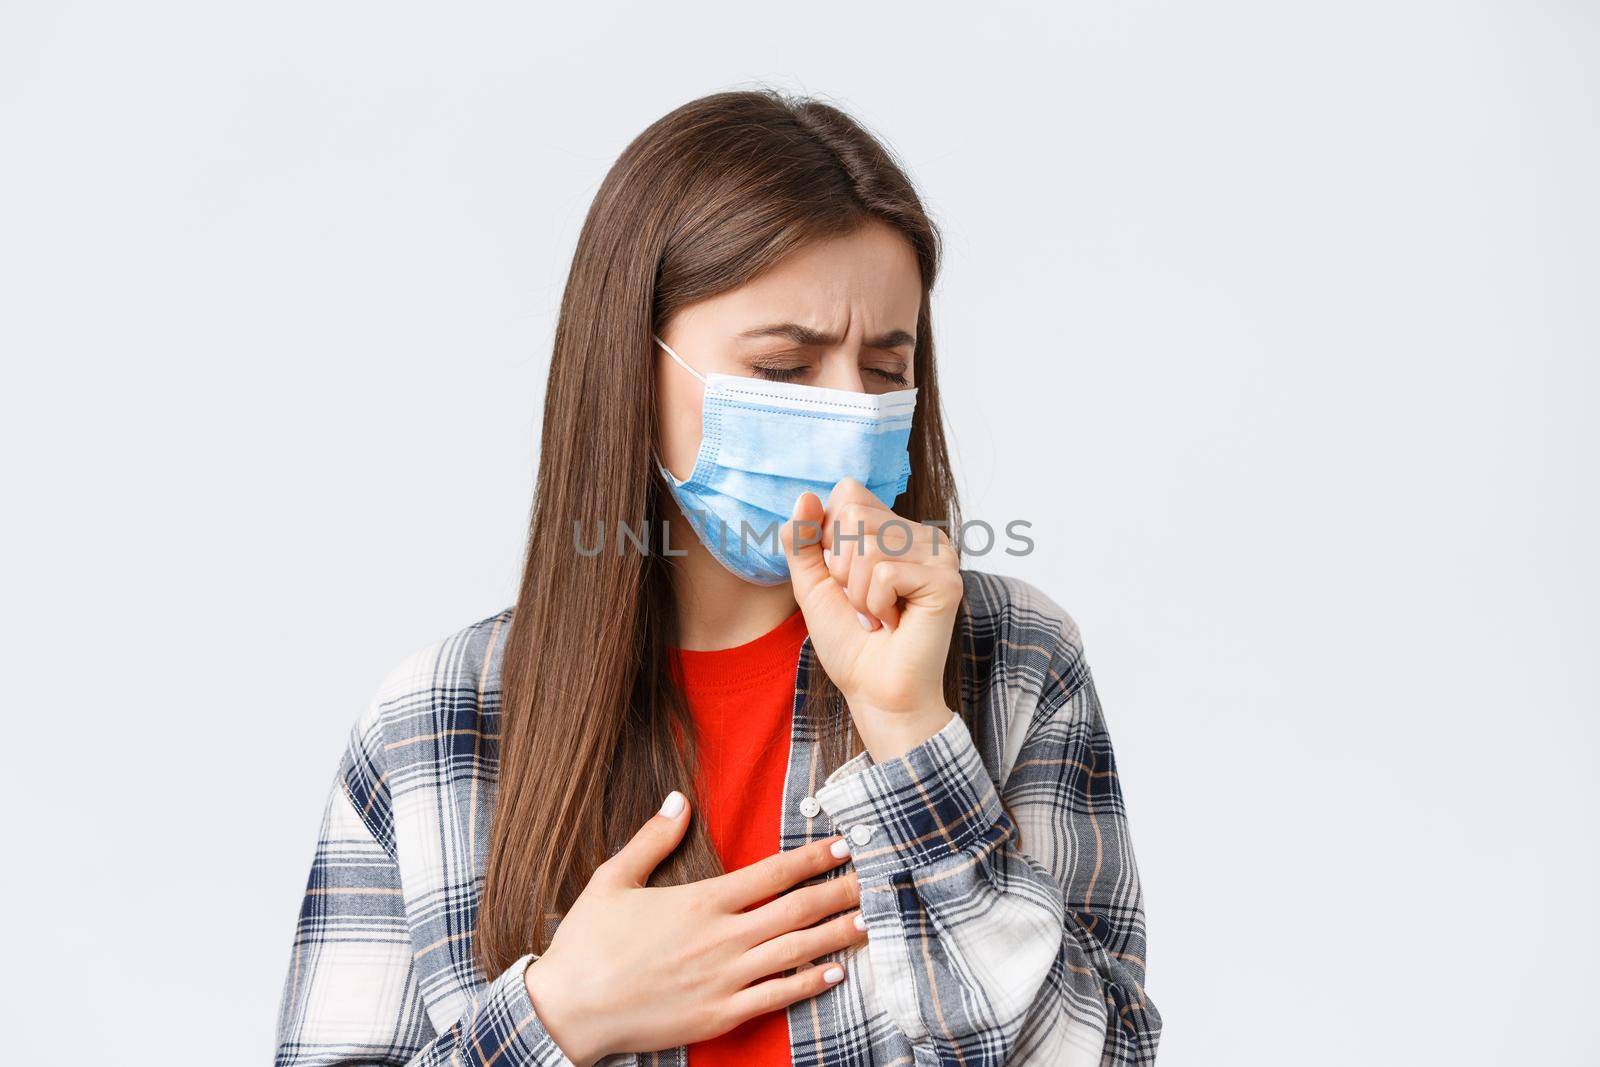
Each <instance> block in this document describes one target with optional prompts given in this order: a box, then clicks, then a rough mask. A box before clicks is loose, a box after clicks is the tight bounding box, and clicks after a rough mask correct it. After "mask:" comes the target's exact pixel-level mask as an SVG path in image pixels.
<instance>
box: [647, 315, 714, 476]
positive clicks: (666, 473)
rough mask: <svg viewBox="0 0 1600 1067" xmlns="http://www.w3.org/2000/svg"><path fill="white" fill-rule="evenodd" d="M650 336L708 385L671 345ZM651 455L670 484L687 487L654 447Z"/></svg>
mask: <svg viewBox="0 0 1600 1067" xmlns="http://www.w3.org/2000/svg"><path fill="white" fill-rule="evenodd" d="M650 336H651V337H654V338H655V339H656V344H658V345H660V346H661V347H662V348H665V349H666V350H667V355H669V356H671V357H672V361H673V362H674V363H676V364H677V365H678V366H680V367H682V368H683V369H684V370H686V371H688V372H689V373H690V374H692V375H694V376H695V377H696V378H699V379H700V384H701V385H705V384H706V376H705V375H704V374H701V373H700V372H699V371H697V370H695V369H694V368H693V367H691V366H689V364H687V363H685V362H684V361H683V357H682V356H680V355H678V353H676V352H674V351H673V350H672V346H671V345H669V344H667V342H665V341H663V340H662V339H661V338H660V336H659V335H657V334H654V333H652V334H651V335H650ZM650 453H651V455H652V456H653V457H654V458H655V461H656V468H657V469H658V470H660V471H661V474H662V476H663V477H664V478H666V479H667V481H668V482H669V483H670V484H672V485H674V486H679V485H687V484H688V483H687V482H680V481H678V479H677V476H676V475H674V474H673V473H672V472H671V471H669V470H667V465H666V464H665V463H662V462H661V456H660V454H659V453H657V452H656V450H655V448H654V447H652V448H651V449H650ZM693 476H694V475H693V473H692V472H691V474H690V477H693Z"/></svg>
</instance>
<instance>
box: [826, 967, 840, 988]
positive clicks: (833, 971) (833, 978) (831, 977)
mask: <svg viewBox="0 0 1600 1067" xmlns="http://www.w3.org/2000/svg"><path fill="white" fill-rule="evenodd" d="M843 977H844V971H843V970H841V969H840V968H838V967H829V968H828V969H827V970H825V971H823V972H822V980H823V981H824V982H827V983H829V984H832V983H834V982H837V981H838V980H839V979H841V978H843Z"/></svg>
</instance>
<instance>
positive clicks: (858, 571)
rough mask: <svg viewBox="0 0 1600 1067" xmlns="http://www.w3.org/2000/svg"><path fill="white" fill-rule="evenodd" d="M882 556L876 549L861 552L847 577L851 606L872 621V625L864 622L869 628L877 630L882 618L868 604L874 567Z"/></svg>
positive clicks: (847, 591)
mask: <svg viewBox="0 0 1600 1067" xmlns="http://www.w3.org/2000/svg"><path fill="white" fill-rule="evenodd" d="M881 558H882V557H881V556H879V555H878V553H877V552H876V551H869V552H863V553H861V554H860V555H858V556H856V557H855V559H854V560H852V561H851V563H850V573H849V575H848V576H847V577H846V579H845V588H844V595H845V596H846V597H848V598H849V600H850V606H851V607H853V608H855V609H856V612H857V613H858V614H860V615H861V617H862V618H863V619H867V620H868V621H870V622H871V624H872V625H870V626H867V625H866V623H863V624H862V625H863V626H865V627H866V628H867V629H869V630H876V629H877V628H878V625H879V620H880V619H881V618H882V616H880V615H878V614H877V613H875V612H874V611H872V609H871V608H869V607H868V606H867V593H868V591H869V590H870V589H871V588H872V568H873V567H874V566H876V565H877V563H878V562H879V560H880V559H881Z"/></svg>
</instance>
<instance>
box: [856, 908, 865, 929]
mask: <svg viewBox="0 0 1600 1067" xmlns="http://www.w3.org/2000/svg"><path fill="white" fill-rule="evenodd" d="M853 921H854V922H855V924H856V929H857V930H865V929H866V928H867V920H866V918H865V917H864V916H863V915H862V914H861V913H860V912H859V911H858V912H856V917H855V919H854V920H853Z"/></svg>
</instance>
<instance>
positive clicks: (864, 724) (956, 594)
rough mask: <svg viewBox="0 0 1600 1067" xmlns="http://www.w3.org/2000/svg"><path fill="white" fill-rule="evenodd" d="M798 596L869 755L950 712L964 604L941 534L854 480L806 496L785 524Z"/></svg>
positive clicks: (888, 750)
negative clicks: (950, 680)
mask: <svg viewBox="0 0 1600 1067" xmlns="http://www.w3.org/2000/svg"><path fill="white" fill-rule="evenodd" d="M783 545H784V552H785V554H786V555H787V556H788V559H789V577H790V581H791V582H792V583H793V586H794V595H795V600H796V601H797V602H798V603H799V605H800V610H801V611H802V612H803V613H804V614H805V619H806V628H807V629H808V630H809V632H810V634H811V644H812V648H813V649H814V650H815V651H816V654H817V658H818V660H819V661H820V662H821V664H822V667H823V669H824V670H826V671H827V672H828V676H829V677H830V678H832V679H833V682H834V684H835V685H837V686H838V687H839V690H840V692H842V693H843V694H844V697H845V700H846V702H848V704H849V705H850V712H851V715H852V717H853V718H854V719H855V724H856V731H857V733H859V734H860V735H861V740H862V742H863V744H865V745H866V747H867V750H868V752H869V753H870V754H871V755H872V757H873V759H874V760H875V761H878V762H882V761H883V760H886V759H892V758H894V757H897V756H899V755H901V754H903V753H904V752H905V751H906V750H907V749H909V748H911V747H913V746H914V745H916V744H917V743H919V742H920V741H922V740H925V739H926V738H928V737H930V736H931V735H932V734H933V733H934V732H936V731H937V730H938V729H939V728H940V727H942V726H943V725H944V724H945V723H947V722H949V721H950V718H951V716H952V714H953V712H951V710H950V708H949V707H948V705H947V704H946V703H945V698H944V664H945V657H946V655H947V653H948V652H949V648H950V634H951V631H952V629H953V627H954V625H955V619H956V611H957V609H958V608H959V607H960V604H961V595H962V582H961V572H960V569H959V561H958V560H957V558H956V552H955V549H954V547H953V546H952V544H951V541H950V538H949V537H948V536H947V535H946V533H945V532H944V531H943V530H940V529H938V528H936V527H933V526H927V525H924V524H922V523H916V522H912V521H911V520H909V519H904V518H901V517H900V516H898V515H896V514H895V513H894V512H893V511H891V510H889V508H888V507H886V506H885V505H884V504H883V502H882V501H881V500H879V499H878V498H877V497H875V496H873V495H872V494H871V493H870V492H868V491H867V489H866V487H865V486H863V485H862V484H861V483H860V482H857V481H854V480H852V479H848V478H847V479H845V480H844V481H842V482H840V483H839V484H838V485H837V486H835V487H834V489H833V491H832V492H831V493H830V494H829V496H828V505H827V507H826V508H824V507H823V505H822V502H821V501H820V500H818V499H817V497H816V496H815V494H812V493H803V494H801V496H800V499H799V500H798V501H796V503H795V510H794V514H793V516H792V519H791V521H790V522H787V523H784V526H783Z"/></svg>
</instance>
